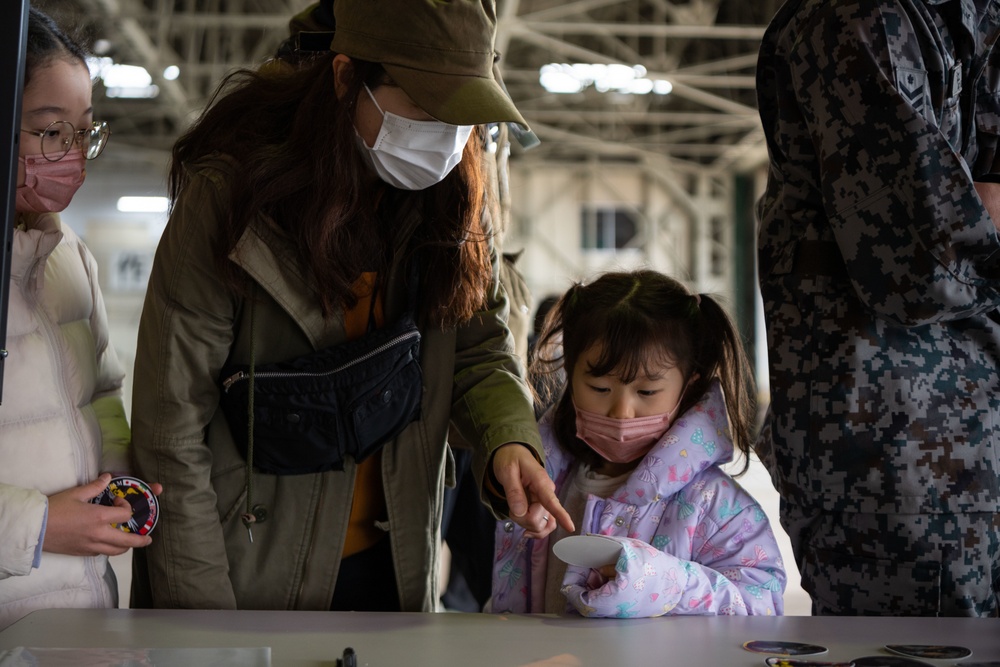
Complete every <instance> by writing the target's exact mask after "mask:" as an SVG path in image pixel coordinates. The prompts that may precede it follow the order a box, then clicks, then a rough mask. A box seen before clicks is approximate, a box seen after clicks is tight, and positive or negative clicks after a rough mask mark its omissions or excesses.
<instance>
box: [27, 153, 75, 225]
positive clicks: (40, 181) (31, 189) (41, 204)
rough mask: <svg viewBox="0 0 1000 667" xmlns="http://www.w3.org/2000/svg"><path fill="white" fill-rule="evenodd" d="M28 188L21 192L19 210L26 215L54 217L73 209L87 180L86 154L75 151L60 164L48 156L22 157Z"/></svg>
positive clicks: (60, 161)
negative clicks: (58, 212) (55, 213)
mask: <svg viewBox="0 0 1000 667" xmlns="http://www.w3.org/2000/svg"><path fill="white" fill-rule="evenodd" d="M17 160H18V162H20V163H21V168H22V169H24V185H21V186H19V187H18V188H17V206H16V208H17V210H18V211H20V212H22V213H54V212H57V211H62V210H64V209H65V208H66V207H67V206H69V203H70V201H71V200H72V199H73V195H75V194H76V191H77V190H79V189H80V186H81V185H83V179H84V177H85V176H86V169H85V168H84V163H85V160H84V157H83V151H79V150H71V151H70V152H69V153H66V155H65V156H64V157H63V158H62V159H61V160H59V161H58V162H49V161H48V160H46V159H45V156H44V155H42V154H41V153H39V154H38V155H27V156H25V157H19V158H18V159H17Z"/></svg>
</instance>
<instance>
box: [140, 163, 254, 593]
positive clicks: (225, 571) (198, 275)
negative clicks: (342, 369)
mask: <svg viewBox="0 0 1000 667" xmlns="http://www.w3.org/2000/svg"><path fill="white" fill-rule="evenodd" d="M221 211H222V204H221V197H220V191H219V187H218V186H217V184H216V183H214V182H213V181H211V180H210V179H209V177H208V176H206V175H205V174H204V173H202V174H198V175H195V176H194V177H193V178H192V180H191V181H190V182H189V183H188V185H187V186H186V187H185V189H184V191H183V192H181V194H180V196H179V197H178V199H177V201H176V203H175V206H174V210H173V212H172V213H171V216H170V220H169V222H168V224H167V227H166V229H165V230H164V234H163V237H162V238H161V240H160V244H159V246H158V247H157V250H156V256H155V260H154V263H153V269H152V272H151V275H150V280H149V286H148V288H147V293H146V301H145V304H144V306H143V310H142V316H141V319H140V322H139V336H138V346H137V352H136V363H135V389H134V391H133V410H132V424H133V447H132V451H133V459H134V463H135V470H136V473H137V474H138V475H139V476H140V477H142V478H143V479H147V480H150V481H158V482H160V483H161V484H163V493H162V495H161V496H160V498H159V500H160V511H161V515H160V524H159V527H158V529H157V532H156V533H155V534H154V535H153V543H152V545H151V546H149V547H147V548H146V550H145V553H144V556H145V558H146V560H147V565H148V578H149V581H148V584H149V591H150V593H151V595H152V604H153V606H155V607H169V608H212V609H233V608H235V607H236V600H235V596H234V593H233V589H232V585H231V583H230V580H229V567H228V561H227V558H226V549H225V545H224V542H223V532H222V525H221V523H220V521H219V514H218V510H217V508H216V494H215V491H214V489H213V487H212V483H211V478H210V472H211V465H212V455H211V452H210V450H209V447H208V444H207V443H206V439H205V433H206V427H207V426H208V424H209V422H210V420H211V419H212V417H213V415H214V413H215V410H216V407H217V406H218V403H219V389H218V387H217V385H216V378H217V377H218V375H219V371H220V369H221V367H222V365H223V363H224V361H225V359H226V357H227V355H228V353H229V349H230V346H231V343H232V339H233V320H234V313H235V310H236V301H235V298H234V297H232V296H231V295H230V294H229V293H228V292H227V290H226V289H225V288H224V287H223V285H222V284H221V283H220V281H219V278H218V276H217V273H216V271H215V262H214V259H213V257H212V255H211V253H212V248H213V247H214V245H215V238H214V237H213V235H214V233H215V232H214V230H217V229H218V226H219V223H218V222H217V221H218V220H220V219H221V215H222V213H221Z"/></svg>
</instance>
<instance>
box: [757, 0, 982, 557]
mask: <svg viewBox="0 0 1000 667" xmlns="http://www.w3.org/2000/svg"><path fill="white" fill-rule="evenodd" d="M998 11H1000V8H998V1H997V0H976V1H975V2H974V1H973V0H936V1H932V0H925V1H921V0H897V1H891V0H853V1H849V0H790V1H789V2H787V3H786V4H785V5H784V7H782V9H781V10H780V11H779V13H778V14H777V16H776V17H775V19H774V20H773V22H772V24H771V25H770V27H769V28H768V30H767V32H766V34H765V37H764V40H763V44H762V48H761V55H760V61H759V67H758V73H757V85H758V96H759V107H760V114H761V119H762V121H763V127H764V133H765V136H766V137H767V140H768V149H769V154H770V159H771V163H770V171H769V175H768V183H767V188H766V191H765V193H764V195H763V197H762V198H761V201H760V202H759V211H758V212H759V216H760V229H759V243H758V255H759V257H758V258H759V270H760V286H761V292H762V295H763V298H764V313H765V317H766V321H767V330H768V354H769V363H770V384H771V398H772V403H771V409H770V411H769V415H768V418H767V421H766V424H765V428H764V430H763V433H762V437H761V441H760V443H759V444H760V453H761V456H762V458H763V459H764V460H765V462H766V463H768V465H769V467H770V468H771V471H772V475H773V476H774V478H775V482H776V484H777V485H778V488H779V490H780V492H781V495H782V498H783V510H784V512H785V514H786V519H785V520H784V523H786V526H787V527H788V528H789V533H790V534H791V536H792V541H793V546H795V547H796V552H797V557H798V559H799V560H801V559H802V555H801V549H802V540H803V536H802V534H801V533H800V532H799V526H797V525H795V522H794V521H793V520H792V519H790V518H787V517H788V516H790V515H792V514H796V515H802V516H805V517H808V516H815V515H817V514H818V513H820V512H828V513H831V512H832V513H844V512H847V513H877V514H889V513H899V514H915V513H930V514H948V513H963V512H988V513H993V512H996V510H997V504H998V499H1000V488H998V487H1000V482H998V469H1000V465H998V450H997V445H996V438H997V429H998V427H1000V425H998V423H997V417H998V413H1000V410H998V407H1000V378H998V360H1000V335H998V334H1000V315H998V314H997V306H998V305H1000V254H998V251H1000V244H998V241H997V235H996V230H995V228H994V226H993V222H992V220H991V219H990V217H989V216H988V214H986V212H985V210H984V208H983V205H982V203H981V201H980V199H979V198H978V196H977V195H976V193H975V190H974V188H973V180H974V178H973V177H974V176H975V177H979V176H981V175H983V174H985V173H990V172H994V171H1000V169H995V168H994V164H993V163H994V157H995V155H994V154H995V152H996V145H997V135H998V118H1000V116H998V108H1000V98H998V96H997V91H998V90H1000V85H998V71H1000V70H998V69H997V68H996V67H995V64H996V60H997V56H996V55H994V54H992V53H991V50H992V45H993V43H994V42H995V40H996V38H997V34H998ZM927 525H928V524H927V523H926V522H925V524H924V526H925V529H926V527H927ZM812 529H816V526H812ZM927 535H928V536H932V535H933V533H930V532H928V533H927ZM896 537H898V545H905V544H906V543H907V540H908V539H909V538H908V537H903V536H902V535H900V536H895V535H893V534H888V535H883V536H882V538H883V539H884V540H886V541H887V542H889V543H892V542H893V540H894V538H896ZM902 549H903V547H902V546H900V547H899V549H897V551H901V550H902ZM994 558H995V554H994ZM980 565H981V563H980ZM986 571H987V572H988V571H989V566H987V569H986Z"/></svg>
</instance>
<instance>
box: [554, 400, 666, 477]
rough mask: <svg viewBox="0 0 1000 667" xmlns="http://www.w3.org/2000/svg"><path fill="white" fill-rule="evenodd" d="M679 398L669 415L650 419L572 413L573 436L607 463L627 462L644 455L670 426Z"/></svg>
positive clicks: (654, 416)
mask: <svg viewBox="0 0 1000 667" xmlns="http://www.w3.org/2000/svg"><path fill="white" fill-rule="evenodd" d="M680 405H681V401H680V399H678V400H677V405H676V406H675V407H674V409H673V410H671V411H670V412H666V413H664V414H662V415H653V416H651V417H636V418H634V419H615V418H613V417H605V416H604V415H600V414H597V413H596V412H587V411H586V410H581V409H580V408H578V407H576V405H575V404H574V406H573V407H574V409H575V410H576V437H578V438H580V439H581V440H583V441H584V442H585V443H587V445H588V446H589V447H590V448H591V449H593V450H594V451H595V452H597V453H598V454H600V455H601V457H602V458H603V459H605V460H607V461H610V462H611V463H631V462H632V461H635V460H637V459H640V458H642V457H643V456H645V455H646V454H647V453H648V452H649V450H650V449H652V448H653V445H655V444H656V442H657V440H659V439H660V436H661V435H663V434H664V433H665V432H666V430H667V429H668V428H669V427H670V422H672V421H673V419H674V414H675V413H676V412H677V408H679V407H680Z"/></svg>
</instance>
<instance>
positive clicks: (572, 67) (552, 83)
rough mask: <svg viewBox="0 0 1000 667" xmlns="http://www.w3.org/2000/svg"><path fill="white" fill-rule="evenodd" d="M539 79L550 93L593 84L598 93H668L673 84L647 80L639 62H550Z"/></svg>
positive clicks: (582, 88)
mask: <svg viewBox="0 0 1000 667" xmlns="http://www.w3.org/2000/svg"><path fill="white" fill-rule="evenodd" d="M538 82H539V83H541V84H542V87H543V88H545V90H547V91H549V92H550V93H560V94H569V93H579V92H580V91H582V90H584V89H585V88H588V87H589V86H593V87H594V89H595V90H596V91H598V92H599V93H620V94H624V95H648V94H650V93H654V94H656V95H669V94H670V91H671V90H673V86H672V85H671V83H670V82H669V81H665V80H663V79H649V78H647V77H646V68H645V67H643V66H642V65H634V66H632V67H629V66H628V65H618V64H611V65H604V64H593V65H590V64H587V63H573V64H567V63H549V64H548V65H543V66H542V68H541V69H540V70H539V71H538Z"/></svg>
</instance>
